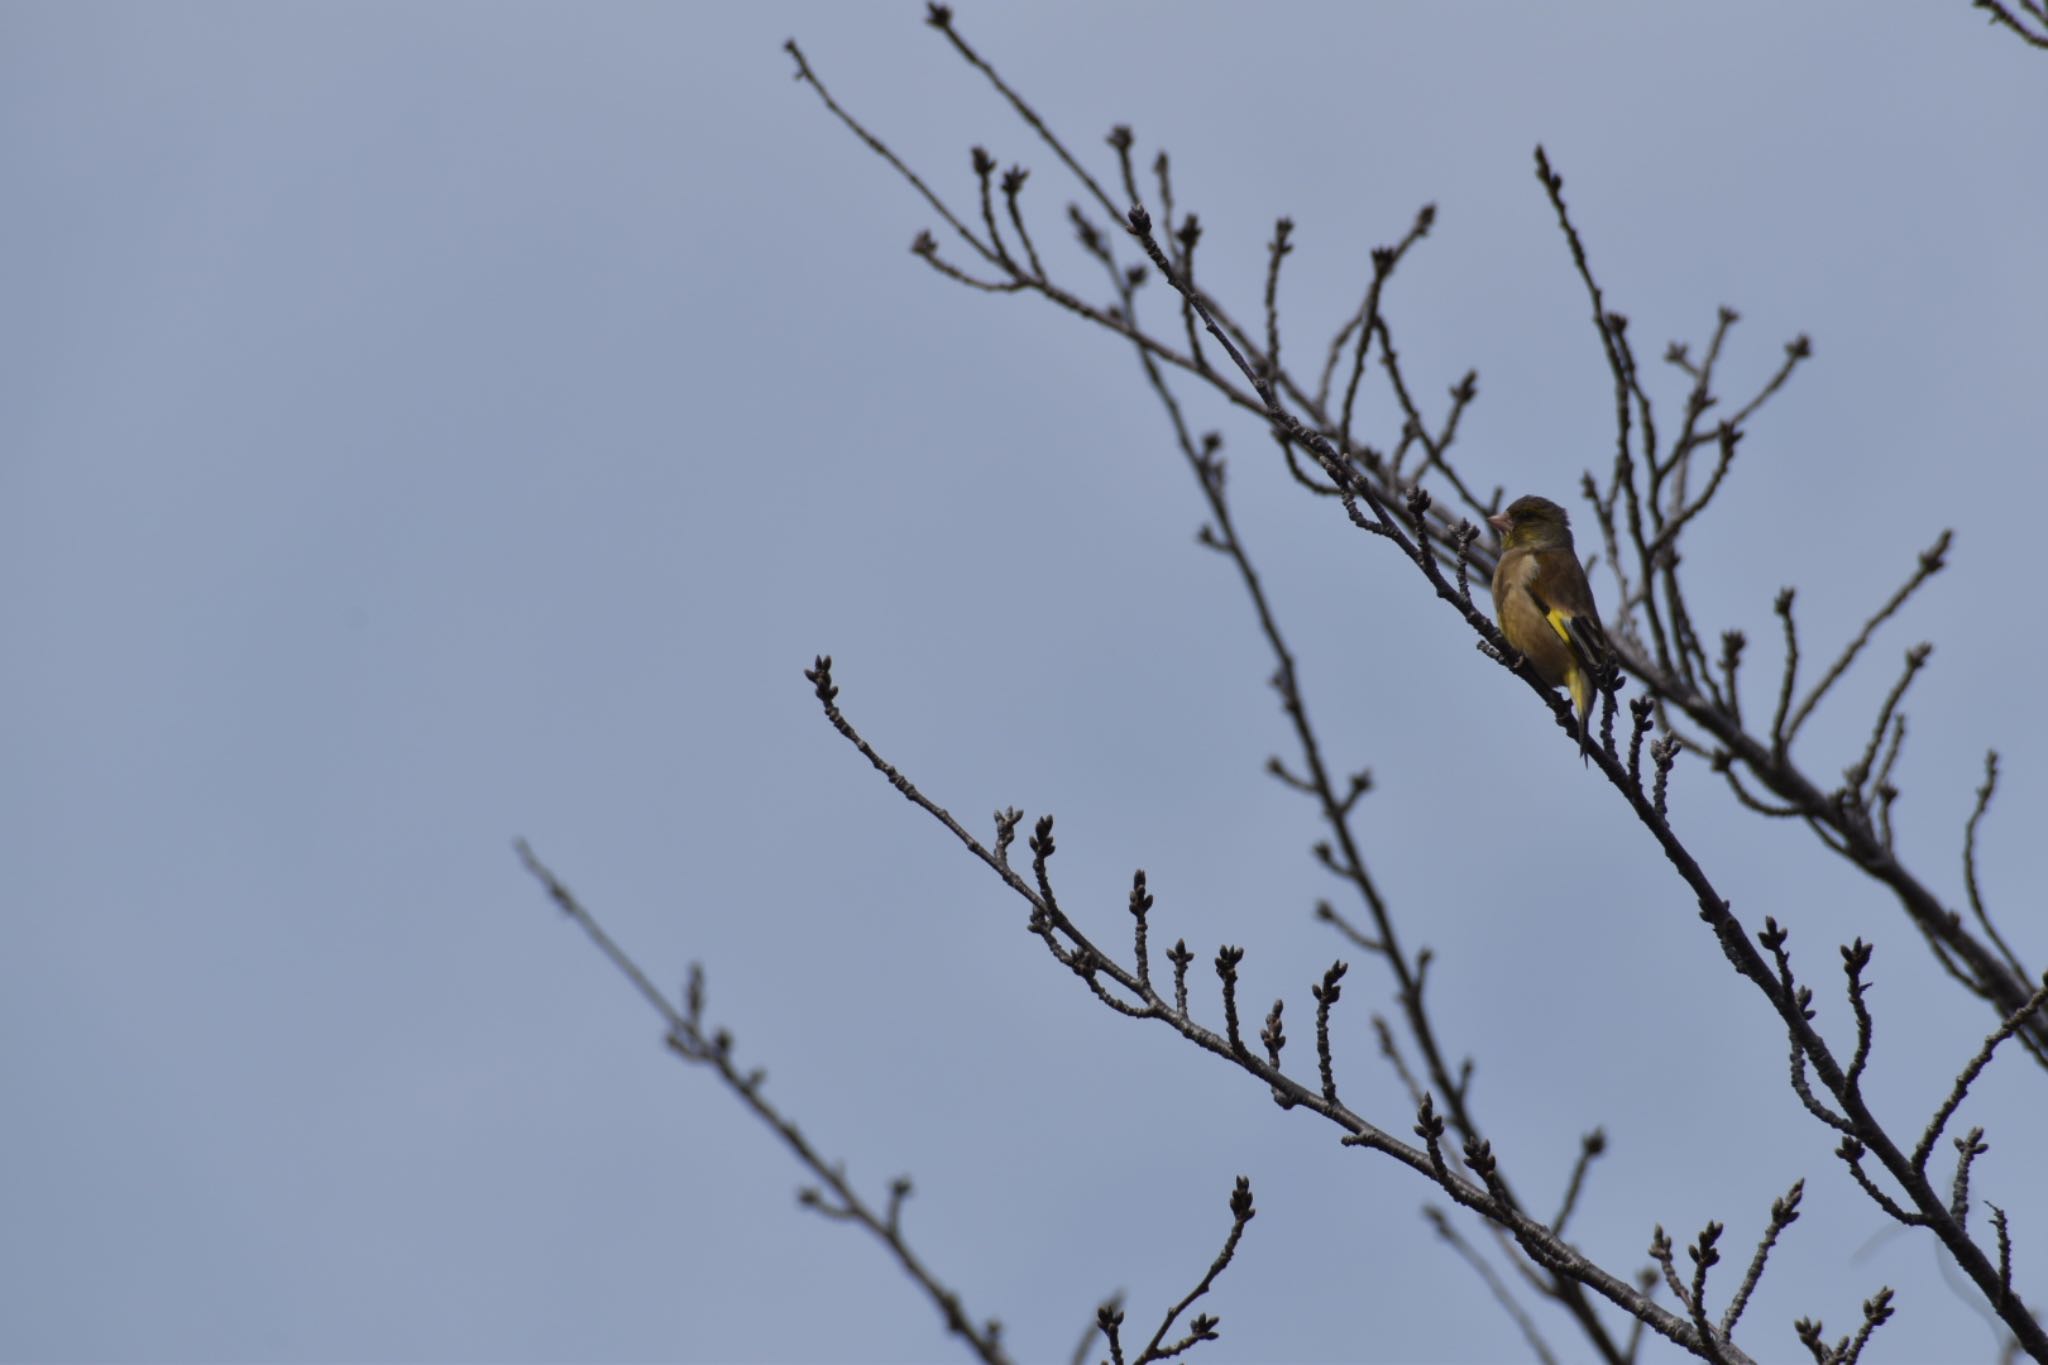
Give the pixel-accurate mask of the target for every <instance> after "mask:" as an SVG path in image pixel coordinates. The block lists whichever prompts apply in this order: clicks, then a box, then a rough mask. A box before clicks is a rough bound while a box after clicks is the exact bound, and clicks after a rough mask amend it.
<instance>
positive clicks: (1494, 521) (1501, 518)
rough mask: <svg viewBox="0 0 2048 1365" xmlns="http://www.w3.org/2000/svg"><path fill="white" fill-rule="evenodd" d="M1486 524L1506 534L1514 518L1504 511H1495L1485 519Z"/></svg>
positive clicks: (1512, 524)
mask: <svg viewBox="0 0 2048 1365" xmlns="http://www.w3.org/2000/svg"><path fill="white" fill-rule="evenodd" d="M1486 524H1487V525H1488V526H1491V527H1493V528H1494V529H1495V530H1497V531H1499V532H1500V533H1501V534H1502V535H1506V534H1507V533H1508V531H1509V530H1510V529H1512V528H1513V526H1514V524H1515V519H1514V518H1513V517H1511V516H1509V515H1508V514H1507V513H1505V512H1496V513H1494V514H1493V515H1492V516H1490V517H1488V518H1487V519H1486Z"/></svg>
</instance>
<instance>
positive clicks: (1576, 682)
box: [1564, 668, 1593, 764]
mask: <svg viewBox="0 0 2048 1365" xmlns="http://www.w3.org/2000/svg"><path fill="white" fill-rule="evenodd" d="M1564 685H1565V687H1566V688H1567V689H1569V690H1570V692H1571V694H1572V708H1573V709H1574V710H1576V711H1577V712H1578V713H1579V762H1580V763H1581V764H1590V763H1592V761H1593V747H1592V735H1591V729H1592V718H1593V683H1592V680H1591V679H1590V678H1588V677H1587V676H1586V670H1585V669H1583V668H1574V669H1572V671H1571V672H1570V673H1568V674H1566V675H1565V680H1564Z"/></svg>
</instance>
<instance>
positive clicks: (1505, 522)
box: [1486, 494, 1572, 550]
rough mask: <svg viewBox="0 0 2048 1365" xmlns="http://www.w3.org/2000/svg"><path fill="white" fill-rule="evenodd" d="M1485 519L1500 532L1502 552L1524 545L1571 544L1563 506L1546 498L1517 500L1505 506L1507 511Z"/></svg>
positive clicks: (1544, 546) (1531, 496)
mask: <svg viewBox="0 0 2048 1365" xmlns="http://www.w3.org/2000/svg"><path fill="white" fill-rule="evenodd" d="M1486 520H1487V521H1488V522H1489V523H1490V524H1491V525H1492V526H1493V527H1494V528H1495V529H1496V530H1498V531H1499V532H1500V543H1501V548H1502V549H1504V550H1519V549H1522V548H1524V547H1525V546H1526V547H1528V548H1530V549H1545V548H1548V547H1550V546H1554V545H1570V544H1571V543H1572V525H1571V519H1570V518H1569V517H1567V516H1566V515H1565V511H1564V509H1563V508H1562V507H1559V506H1558V505H1557V504H1556V503H1554V502H1552V501H1551V500H1550V499H1548V498H1539V497H1536V496H1534V495H1533V494H1532V495H1530V496H1528V497H1521V498H1516V499H1515V500H1514V501H1513V502H1511V503H1509V504H1508V509H1507V511H1505V512H1498V513H1496V514H1494V515H1493V516H1490V517H1488V518H1487V519H1486Z"/></svg>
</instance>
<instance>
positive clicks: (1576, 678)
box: [1487, 497, 1615, 761]
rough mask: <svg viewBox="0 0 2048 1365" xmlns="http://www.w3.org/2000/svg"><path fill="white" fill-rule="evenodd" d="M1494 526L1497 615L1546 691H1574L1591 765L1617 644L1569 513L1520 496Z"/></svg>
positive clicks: (1503, 631) (1582, 749)
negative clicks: (1596, 712) (1592, 737)
mask: <svg viewBox="0 0 2048 1365" xmlns="http://www.w3.org/2000/svg"><path fill="white" fill-rule="evenodd" d="M1487 520H1488V521H1489V522H1491V523H1492V524H1493V525H1494V526H1495V527H1497V528H1498V529H1499V530H1500V534H1501V556H1500V563H1499V565H1498V566H1496V567H1495V569H1494V571H1493V612H1494V616H1495V617H1496V619H1498V620H1499V622H1500V633H1501V634H1503V635H1505V636H1507V637H1508V643H1509V644H1511V645H1513V646H1514V647H1515V649H1516V650H1518V651H1519V652H1520V653H1521V654H1522V656H1523V657H1524V658H1526V659H1527V660H1528V661H1529V665H1530V667H1532V668H1534V669H1535V670H1536V676H1537V677H1538V678H1539V679H1541V680H1542V682H1543V685H1544V686H1546V687H1563V688H1565V689H1566V690H1567V691H1569V692H1570V693H1571V696H1572V706H1573V707H1574V708H1575V709H1576V710H1577V711H1578V713H1579V755H1580V758H1581V759H1582V760H1585V761H1590V760H1589V759H1588V758H1587V756H1588V755H1589V753H1590V752H1591V748H1590V741H1589V739H1588V735H1587V730H1588V721H1589V718H1590V716H1591V715H1592V711H1593V693H1594V692H1595V691H1596V690H1598V689H1600V688H1602V687H1605V686H1606V685H1607V684H1608V683H1609V681H1610V680H1611V678H1612V677H1613V674H1614V669H1615V662H1614V646H1613V645H1612V644H1610V643H1608V640H1607V632H1606V631H1605V630H1603V629H1601V626H1600V611H1599V609H1598V608H1597V607H1595V606H1594V605H1593V590H1592V588H1591V587H1590V586H1588V584H1587V583H1586V570H1585V567H1584V566H1583V565H1581V564H1580V563H1579V554H1578V551H1576V550H1574V549H1573V548H1572V528H1571V522H1570V520H1569V519H1568V518H1567V517H1566V516H1565V511H1564V509H1563V508H1562V507H1559V506H1558V505H1557V504H1556V503H1554V502H1552V501H1550V500H1549V499H1548V498H1538V497H1525V498H1516V499H1515V500H1514V501H1513V502H1511V503H1509V504H1508V510H1507V511H1505V512H1502V513H1499V514H1498V515H1496V516H1491V517H1488V518H1487Z"/></svg>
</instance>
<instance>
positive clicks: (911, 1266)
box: [513, 839, 1010, 1365]
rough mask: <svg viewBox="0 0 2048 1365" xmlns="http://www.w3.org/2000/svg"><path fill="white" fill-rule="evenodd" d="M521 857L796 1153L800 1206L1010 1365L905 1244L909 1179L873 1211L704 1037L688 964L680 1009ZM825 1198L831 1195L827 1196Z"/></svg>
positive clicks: (981, 1351)
mask: <svg viewBox="0 0 2048 1365" xmlns="http://www.w3.org/2000/svg"><path fill="white" fill-rule="evenodd" d="M513 848H514V850H515V851H517V853H518V854H519V861H520V862H521V863H522V864H523V865H524V866H525V868H526V870H527V871H528V872H529V873H531V874H532V875H533V877H534V879H535V880H536V881H538V882H539V883H540V884H541V886H542V887H543V888H544V889H545V890H546V891H547V893H548V897H549V898H550V899H551V900H553V901H554V903H555V905H556V906H557V907H559V908H560V909H561V911H562V913H563V914H565V915H567V916H568V917H569V918H570V919H571V920H573V921H575V923H576V925H577V927H578V928H580V929H582V930H583V932H584V933H585V934H586V935H588V936H589V938H590V941H591V942H592V943H594V944H596V945H597V948H598V951H599V952H601V953H603V954H604V956H605V958H606V960H607V961H609V962H610V963H611V964H612V966H614V967H616V968H617V969H618V970H619V972H620V973H621V974H622V975H623V976H624V977H625V978H626V980H627V981H629V982H631V983H632V986H633V989H634V990H635V991H637V992H638V993H639V994H640V997H641V998H642V999H643V1000H645V1001H646V1002H647V1003H648V1005H649V1006H650V1007H651V1008H652V1009H653V1010H654V1012H655V1013H656V1014H658V1015H660V1016H661V1019H662V1022H663V1023H664V1024H665V1025H666V1026H667V1029H668V1033H667V1038H666V1041H667V1043H668V1046H669V1049H670V1050H671V1051H673V1052H674V1053H675V1054H676V1055H677V1056H678V1057H681V1058H682V1059H683V1060H684V1061H688V1062H695V1063H699V1064H701V1065H704V1066H708V1067H710V1068H711V1070H712V1071H713V1072H715V1073H716V1074H717V1076H718V1078H719V1080H721V1081H723V1082H724V1083H725V1087H726V1089H727V1090H729V1091H731V1092H732V1093H733V1094H734V1095H735V1096H737V1097H738V1098H739V1100H740V1102H741V1103H742V1104H744V1105H746V1107H747V1108H748V1109H750V1110H752V1111H753V1113H754V1116H755V1117H756V1118H758V1119H760V1120H761V1121H762V1122H763V1123H765V1124H767V1125H768V1127H769V1128H771V1129H773V1130H774V1132H775V1135H776V1136H777V1137H779V1138H781V1139H782V1142H783V1145H784V1146H786V1147H788V1148H789V1150H790V1151H791V1152H792V1153H794V1154H795V1156H796V1158H797V1160H798V1161H800V1162H802V1163H803V1165H804V1168H805V1169H806V1170H808V1171H809V1172H810V1173H811V1175H812V1177H813V1178H815V1179H816V1180H817V1181H818V1187H816V1188H812V1189H808V1190H806V1191H804V1192H803V1195H802V1202H803V1203H804V1204H805V1205H806V1206H807V1207H810V1208H813V1209H815V1210H817V1211H818V1212H819V1213H821V1214H823V1215H825V1216H826V1217H828V1218H831V1219H834V1220H836V1221H840V1222H849V1223H856V1224H858V1225H859V1226H860V1227H862V1228H863V1229H865V1230H866V1231H867V1233H868V1234H869V1235H870V1236H871V1237H873V1238H874V1239H875V1240H876V1241H877V1242H880V1243H881V1244H882V1245H883V1246H884V1247H886V1248H887V1249H888V1251H889V1254H890V1255H892V1256H893V1257H895V1259H896V1263H897V1264H898V1265H899V1266H901V1267H902V1268H903V1270H904V1272H905V1273H906V1274H908V1275H909V1276H910V1278H911V1279H912V1280H914V1281H916V1283H917V1286H918V1288H919V1289H921V1290H922V1291H923V1292H924V1295H925V1297H926V1298H928V1299H930V1300H931V1302H932V1304H933V1305H934V1306H935V1307H937V1309H938V1310H939V1315H940V1316H941V1317H942V1318H944V1319H945V1323H946V1330H948V1331H949V1332H951V1333H952V1334H953V1335H955V1336H957V1337H959V1338H960V1339H961V1340H962V1341H964V1342H965V1343H966V1344H967V1348H968V1350H970V1351H971V1352H972V1353H973V1354H974V1357H975V1359H977V1360H980V1361H982V1362H984V1365H1009V1359H1010V1357H1009V1354H1008V1353H1007V1352H1006V1351H1005V1350H1004V1349H1003V1346H1002V1340H1001V1327H1000V1326H999V1325H998V1324H997V1323H995V1322H994V1321H990V1322H987V1323H976V1322H975V1321H974V1319H973V1318H972V1317H970V1316H969V1315H968V1313H967V1310H966V1309H965V1308H964V1307H962V1306H961V1303H960V1296H959V1295H958V1294H956V1293H955V1292H954V1291H952V1290H951V1289H948V1288H946V1286H945V1285H943V1284H941V1283H940V1282H939V1280H938V1279H937V1277H936V1276H934V1275H933V1274H932V1272H931V1271H930V1270H929V1269H928V1268H927V1267H926V1266H925V1264H924V1262H923V1260H922V1259H920V1258H919V1257H918V1255H917V1253H916V1252H914V1251H912V1250H911V1248H910V1244H909V1243H908V1242H907V1241H905V1240H904V1237H903V1229H902V1225H901V1218H900V1213H901V1209H902V1203H903V1200H904V1198H905V1197H906V1196H907V1195H908V1194H909V1192H910V1185H909V1182H908V1180H907V1179H904V1178H901V1177H899V1178H898V1179H897V1180H896V1181H895V1182H893V1183H892V1184H891V1186H890V1195H889V1203H888V1206H887V1209H886V1211H884V1212H881V1213H877V1212H876V1211H875V1210H874V1209H873V1208H872V1207H871V1206H870V1205H869V1204H868V1203H867V1202H866V1201H865V1200H863V1199H862V1198H861V1197H860V1195H859V1193H858V1192H857V1191H855V1190H854V1188H853V1186H852V1184H851V1183H850V1182H849V1181H848V1180H847V1178H846V1172H845V1168H844V1167H842V1166H841V1165H839V1164H838V1163H837V1162H828V1161H826V1160H825V1158H824V1157H823V1156H822V1155H820V1154H819V1152H818V1150H817V1149H816V1148H815V1147H813V1146H811V1143H810V1140H809V1139H808V1138H806V1137H805V1136H804V1135H803V1132H802V1131H801V1130H800V1129H798V1127H797V1126H796V1124H795V1122H794V1121H793V1120H791V1119H789V1118H788V1117H786V1116H785V1115H784V1114H783V1113H782V1112H781V1111H780V1110H778V1109H777V1108H775V1106H773V1105H772V1104H770V1103H769V1102H768V1101H767V1100H766V1099H764V1098H763V1097H762V1095H761V1082H762V1080H763V1077H762V1074H761V1073H760V1072H758V1071H754V1072H748V1073H746V1074H742V1073H741V1072H740V1071H739V1069H738V1068H737V1067H736V1066H735V1065H734V1064H733V1059H732V1037H731V1035H730V1034H728V1033H726V1032H725V1031H724V1030H723V1029H719V1030H715V1031H713V1032H710V1033H706V1032H705V1030H704V1024H703V1009H704V976H703V972H702V971H701V970H700V969H698V968H696V967H694V966H693V967H692V968H691V969H690V981H689V985H688V987H687V989H686V990H685V992H684V1007H683V1008H682V1009H678V1008H676V1006H675V1005H674V1004H673V1003H672V1002H671V1001H670V1000H669V999H668V997H667V996H665V995H663V994H662V992H661V990H660V988H658V987H657V986H655V984H654V982H653V981H652V980H650V979H649V978H648V975H647V973H646V972H644V971H642V970H641V969H640V965H639V964H638V963H637V962H635V961H634V960H633V959H632V957H630V956H629V955H628V954H627V953H626V951H625V950H624V949H623V948H621V947H619V945H618V944H617V943H616V942H614V941H613V939H612V937H611V935H610V934H608V933H606V932H605V930H604V926H603V925H601V924H599V923H598V921H597V917H596V916H594V915H592V914H591V913H590V911H589V910H588V909H587V908H586V907H585V906H584V905H583V903H582V902H581V901H579V900H578V899H577V898H576V896H575V894H574V893H572V892H571V891H570V890H569V888H568V887H567V886H565V885H563V883H562V881H561V879H560V878H558V877H556V876H555V874H554V873H553V872H551V871H549V870H548V868H547V867H546V866H545V865H544V864H542V862H541V861H540V859H539V858H538V857H537V856H535V854H534V852H533V850H532V848H530V847H528V845H527V843H526V841H525V840H524V839H520V840H518V841H516V842H515V843H514V844H513ZM827 1193H829V1195H830V1198H829V1200H828V1199H827V1197H826V1196H827Z"/></svg>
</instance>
